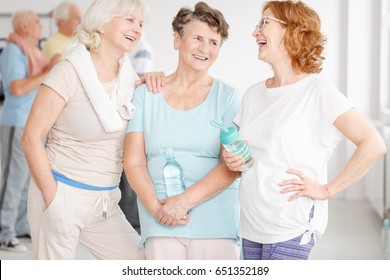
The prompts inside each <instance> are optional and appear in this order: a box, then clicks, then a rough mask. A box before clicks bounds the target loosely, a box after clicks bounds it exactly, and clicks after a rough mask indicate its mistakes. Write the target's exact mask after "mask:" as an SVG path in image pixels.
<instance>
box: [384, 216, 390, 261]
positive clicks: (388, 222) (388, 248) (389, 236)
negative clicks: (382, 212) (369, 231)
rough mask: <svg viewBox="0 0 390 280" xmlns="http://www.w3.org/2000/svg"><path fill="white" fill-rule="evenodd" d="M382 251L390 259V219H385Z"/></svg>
mask: <svg viewBox="0 0 390 280" xmlns="http://www.w3.org/2000/svg"><path fill="white" fill-rule="evenodd" d="M382 252H383V257H384V258H385V259H386V260H390V219H385V221H384V222H383V228H382Z"/></svg>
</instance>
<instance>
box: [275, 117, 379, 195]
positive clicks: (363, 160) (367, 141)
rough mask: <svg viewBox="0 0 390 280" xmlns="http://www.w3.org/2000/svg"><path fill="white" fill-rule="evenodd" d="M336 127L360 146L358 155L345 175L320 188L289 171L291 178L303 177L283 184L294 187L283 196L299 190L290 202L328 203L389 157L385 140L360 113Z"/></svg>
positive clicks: (346, 167)
mask: <svg viewBox="0 0 390 280" xmlns="http://www.w3.org/2000/svg"><path fill="white" fill-rule="evenodd" d="M333 124H334V126H335V127H336V128H337V129H338V130H339V131H340V132H341V133H342V134H344V135H345V136H346V137H347V138H348V139H349V140H350V141H351V142H352V143H354V144H355V145H356V150H355V152H354V153H353V154H352V156H351V157H350V159H349V160H348V162H347V163H346V165H345V166H344V168H343V169H342V170H341V172H340V173H339V174H338V175H337V176H336V177H335V178H334V179H333V180H332V181H331V182H329V183H328V184H326V185H320V184H319V183H317V182H316V181H313V180H311V179H310V178H308V177H306V176H305V175H304V174H302V173H301V172H299V171H297V170H289V171H288V173H289V174H295V175H297V176H298V177H299V179H297V180H286V181H284V182H282V183H281V184H280V185H281V186H286V185H292V186H290V187H286V188H284V189H283V191H282V193H286V192H289V191H297V190H298V192H297V193H296V194H294V195H293V196H292V197H291V198H290V200H293V199H296V198H297V197H299V196H308V197H311V198H314V199H328V198H330V197H332V196H334V195H335V194H337V193H339V192H341V191H343V190H345V189H347V188H348V187H349V186H351V185H352V184H353V183H355V182H356V181H358V180H360V179H361V178H362V177H363V176H364V175H365V174H366V173H367V172H368V170H369V169H370V168H371V166H372V165H373V164H374V162H375V161H376V160H377V159H378V158H380V157H381V156H383V155H384V154H385V153H386V146H385V143H384V141H383V139H382V137H381V136H380V135H379V133H378V132H377V131H376V129H375V128H374V127H373V126H372V125H371V124H370V123H369V122H368V121H367V120H366V119H365V118H364V117H363V116H362V115H361V114H360V113H359V112H358V111H357V110H355V109H350V110H348V111H347V112H345V113H344V114H342V115H341V116H339V117H338V118H337V119H336V120H335V122H334V123H333Z"/></svg>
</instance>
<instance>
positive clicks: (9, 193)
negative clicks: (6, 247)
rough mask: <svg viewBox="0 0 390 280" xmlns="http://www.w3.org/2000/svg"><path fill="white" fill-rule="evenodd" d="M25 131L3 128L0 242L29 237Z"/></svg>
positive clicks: (0, 138) (0, 141) (0, 134)
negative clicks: (22, 236) (23, 143)
mask: <svg viewBox="0 0 390 280" xmlns="http://www.w3.org/2000/svg"><path fill="white" fill-rule="evenodd" d="M22 135H23V128H19V127H10V126H2V125H0V146H1V174H0V182H1V183H0V227H1V233H0V241H9V240H10V239H11V238H13V237H16V236H18V235H25V234H29V233H30V230H29V227H28V223H27V219H26V212H27V193H28V184H29V181H30V172H29V170H28V166H27V162H26V159H25V157H24V153H23V150H22V146H21V139H22Z"/></svg>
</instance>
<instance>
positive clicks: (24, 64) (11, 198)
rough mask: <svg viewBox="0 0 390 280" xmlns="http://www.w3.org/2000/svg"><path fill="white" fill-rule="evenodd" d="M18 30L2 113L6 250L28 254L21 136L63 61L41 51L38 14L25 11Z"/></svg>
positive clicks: (0, 187)
mask: <svg viewBox="0 0 390 280" xmlns="http://www.w3.org/2000/svg"><path fill="white" fill-rule="evenodd" d="M12 27H13V30H14V31H13V32H11V33H10V34H9V36H8V39H7V45H6V47H5V48H4V49H3V51H2V53H1V55H0V74H1V77H2V80H3V87H4V94H5V100H4V104H3V108H2V111H1V114H0V147H1V152H0V155H1V156H0V158H1V164H0V166H1V176H0V249H1V250H7V251H14V252H24V251H26V250H27V248H26V247H25V246H24V245H23V244H21V243H20V242H19V240H18V238H17V237H20V236H26V235H27V236H28V235H29V233H30V229H29V226H28V223H27V217H26V215H27V192H28V191H27V190H28V185H29V182H30V173H29V170H28V167H27V163H26V160H25V157H24V153H23V150H22V147H21V138H22V134H23V128H24V126H25V123H26V120H27V117H28V114H29V113H30V109H31V105H32V102H33V100H34V97H35V95H36V92H37V90H38V86H39V85H40V83H41V82H42V80H43V79H44V78H45V77H46V75H47V74H48V72H49V71H50V69H51V68H52V67H53V66H54V65H55V64H56V63H57V62H58V61H60V56H59V55H54V56H53V58H52V59H51V60H50V61H49V60H48V59H47V58H46V57H45V56H44V55H43V53H42V51H41V50H40V49H39V48H38V46H37V45H38V42H39V40H40V39H41V37H42V35H41V29H42V26H41V22H40V20H39V18H38V16H37V14H36V13H34V12H32V11H30V10H19V11H17V12H15V13H14V15H13V17H12Z"/></svg>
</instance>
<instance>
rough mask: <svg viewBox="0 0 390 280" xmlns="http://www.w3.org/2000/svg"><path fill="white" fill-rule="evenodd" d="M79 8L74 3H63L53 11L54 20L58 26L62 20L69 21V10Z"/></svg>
mask: <svg viewBox="0 0 390 280" xmlns="http://www.w3.org/2000/svg"><path fill="white" fill-rule="evenodd" d="M73 6H75V7H77V5H76V3H73V2H62V3H60V4H59V5H58V6H57V7H56V8H55V9H54V11H53V19H54V22H55V23H56V25H58V21H59V20H60V19H63V20H67V19H68V18H69V10H70V8H71V7H73Z"/></svg>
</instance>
